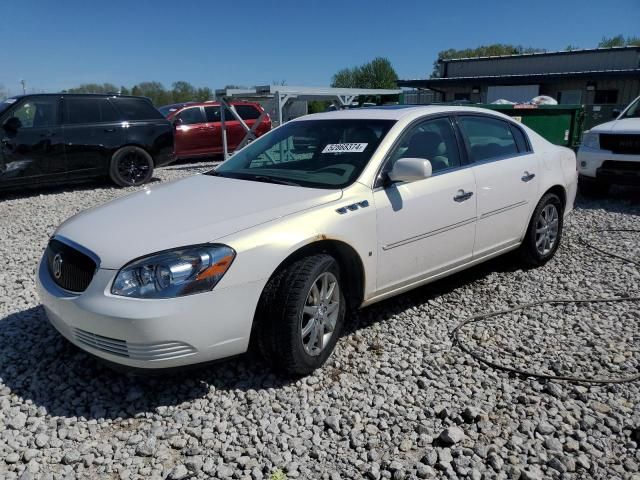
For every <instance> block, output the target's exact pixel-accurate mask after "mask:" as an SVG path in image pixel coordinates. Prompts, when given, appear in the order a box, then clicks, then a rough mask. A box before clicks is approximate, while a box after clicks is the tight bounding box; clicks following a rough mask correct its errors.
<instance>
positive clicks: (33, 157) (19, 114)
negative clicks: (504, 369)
mask: <svg viewBox="0 0 640 480" xmlns="http://www.w3.org/2000/svg"><path fill="white" fill-rule="evenodd" d="M59 111H60V97H59V96H34V97H27V98H25V99H21V100H18V101H17V102H16V105H15V106H13V107H11V108H10V109H9V110H8V111H7V112H5V114H4V115H3V116H2V119H1V120H0V121H1V125H2V127H1V130H0V187H2V186H11V185H22V184H34V183H38V182H41V181H45V180H47V181H50V180H55V179H56V178H59V179H63V178H65V176H66V174H65V171H66V161H65V155H64V143H63V136H62V128H61V126H60V116H59Z"/></svg>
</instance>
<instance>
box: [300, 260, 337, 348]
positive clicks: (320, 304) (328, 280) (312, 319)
mask: <svg viewBox="0 0 640 480" xmlns="http://www.w3.org/2000/svg"><path fill="white" fill-rule="evenodd" d="M339 314H340V286H339V285H338V279H337V278H336V277H335V275H334V274H333V273H331V272H324V273H322V274H320V276H318V278H316V279H315V281H314V282H313V284H312V285H311V289H310V290H309V293H308V295H307V299H306V301H305V304H304V307H303V309H302V315H301V318H300V322H301V329H300V332H301V334H300V336H301V340H302V345H303V347H304V349H305V351H306V352H307V354H309V355H311V356H317V355H320V353H322V351H323V350H324V348H325V346H326V345H327V344H328V343H329V339H330V338H331V336H332V335H333V332H334V330H335V327H336V322H337V321H338V315H339Z"/></svg>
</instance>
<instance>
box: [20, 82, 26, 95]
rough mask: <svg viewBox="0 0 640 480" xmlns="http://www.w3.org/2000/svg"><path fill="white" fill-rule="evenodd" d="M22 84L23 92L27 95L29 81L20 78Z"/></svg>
mask: <svg viewBox="0 0 640 480" xmlns="http://www.w3.org/2000/svg"><path fill="white" fill-rule="evenodd" d="M20 85H22V94H23V95H26V94H27V82H25V81H24V79H22V80H20Z"/></svg>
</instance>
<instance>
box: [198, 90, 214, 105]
mask: <svg viewBox="0 0 640 480" xmlns="http://www.w3.org/2000/svg"><path fill="white" fill-rule="evenodd" d="M213 97H214V94H213V91H211V89H210V88H209V87H200V88H198V89H196V93H195V96H194V98H195V99H196V100H197V101H198V102H206V101H207V100H213Z"/></svg>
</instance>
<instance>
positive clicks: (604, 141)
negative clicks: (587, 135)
mask: <svg viewBox="0 0 640 480" xmlns="http://www.w3.org/2000/svg"><path fill="white" fill-rule="evenodd" d="M600 148H601V149H603V150H610V151H611V152H612V153H618V154H638V153H640V135H635V134H629V133H601V134H600Z"/></svg>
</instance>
